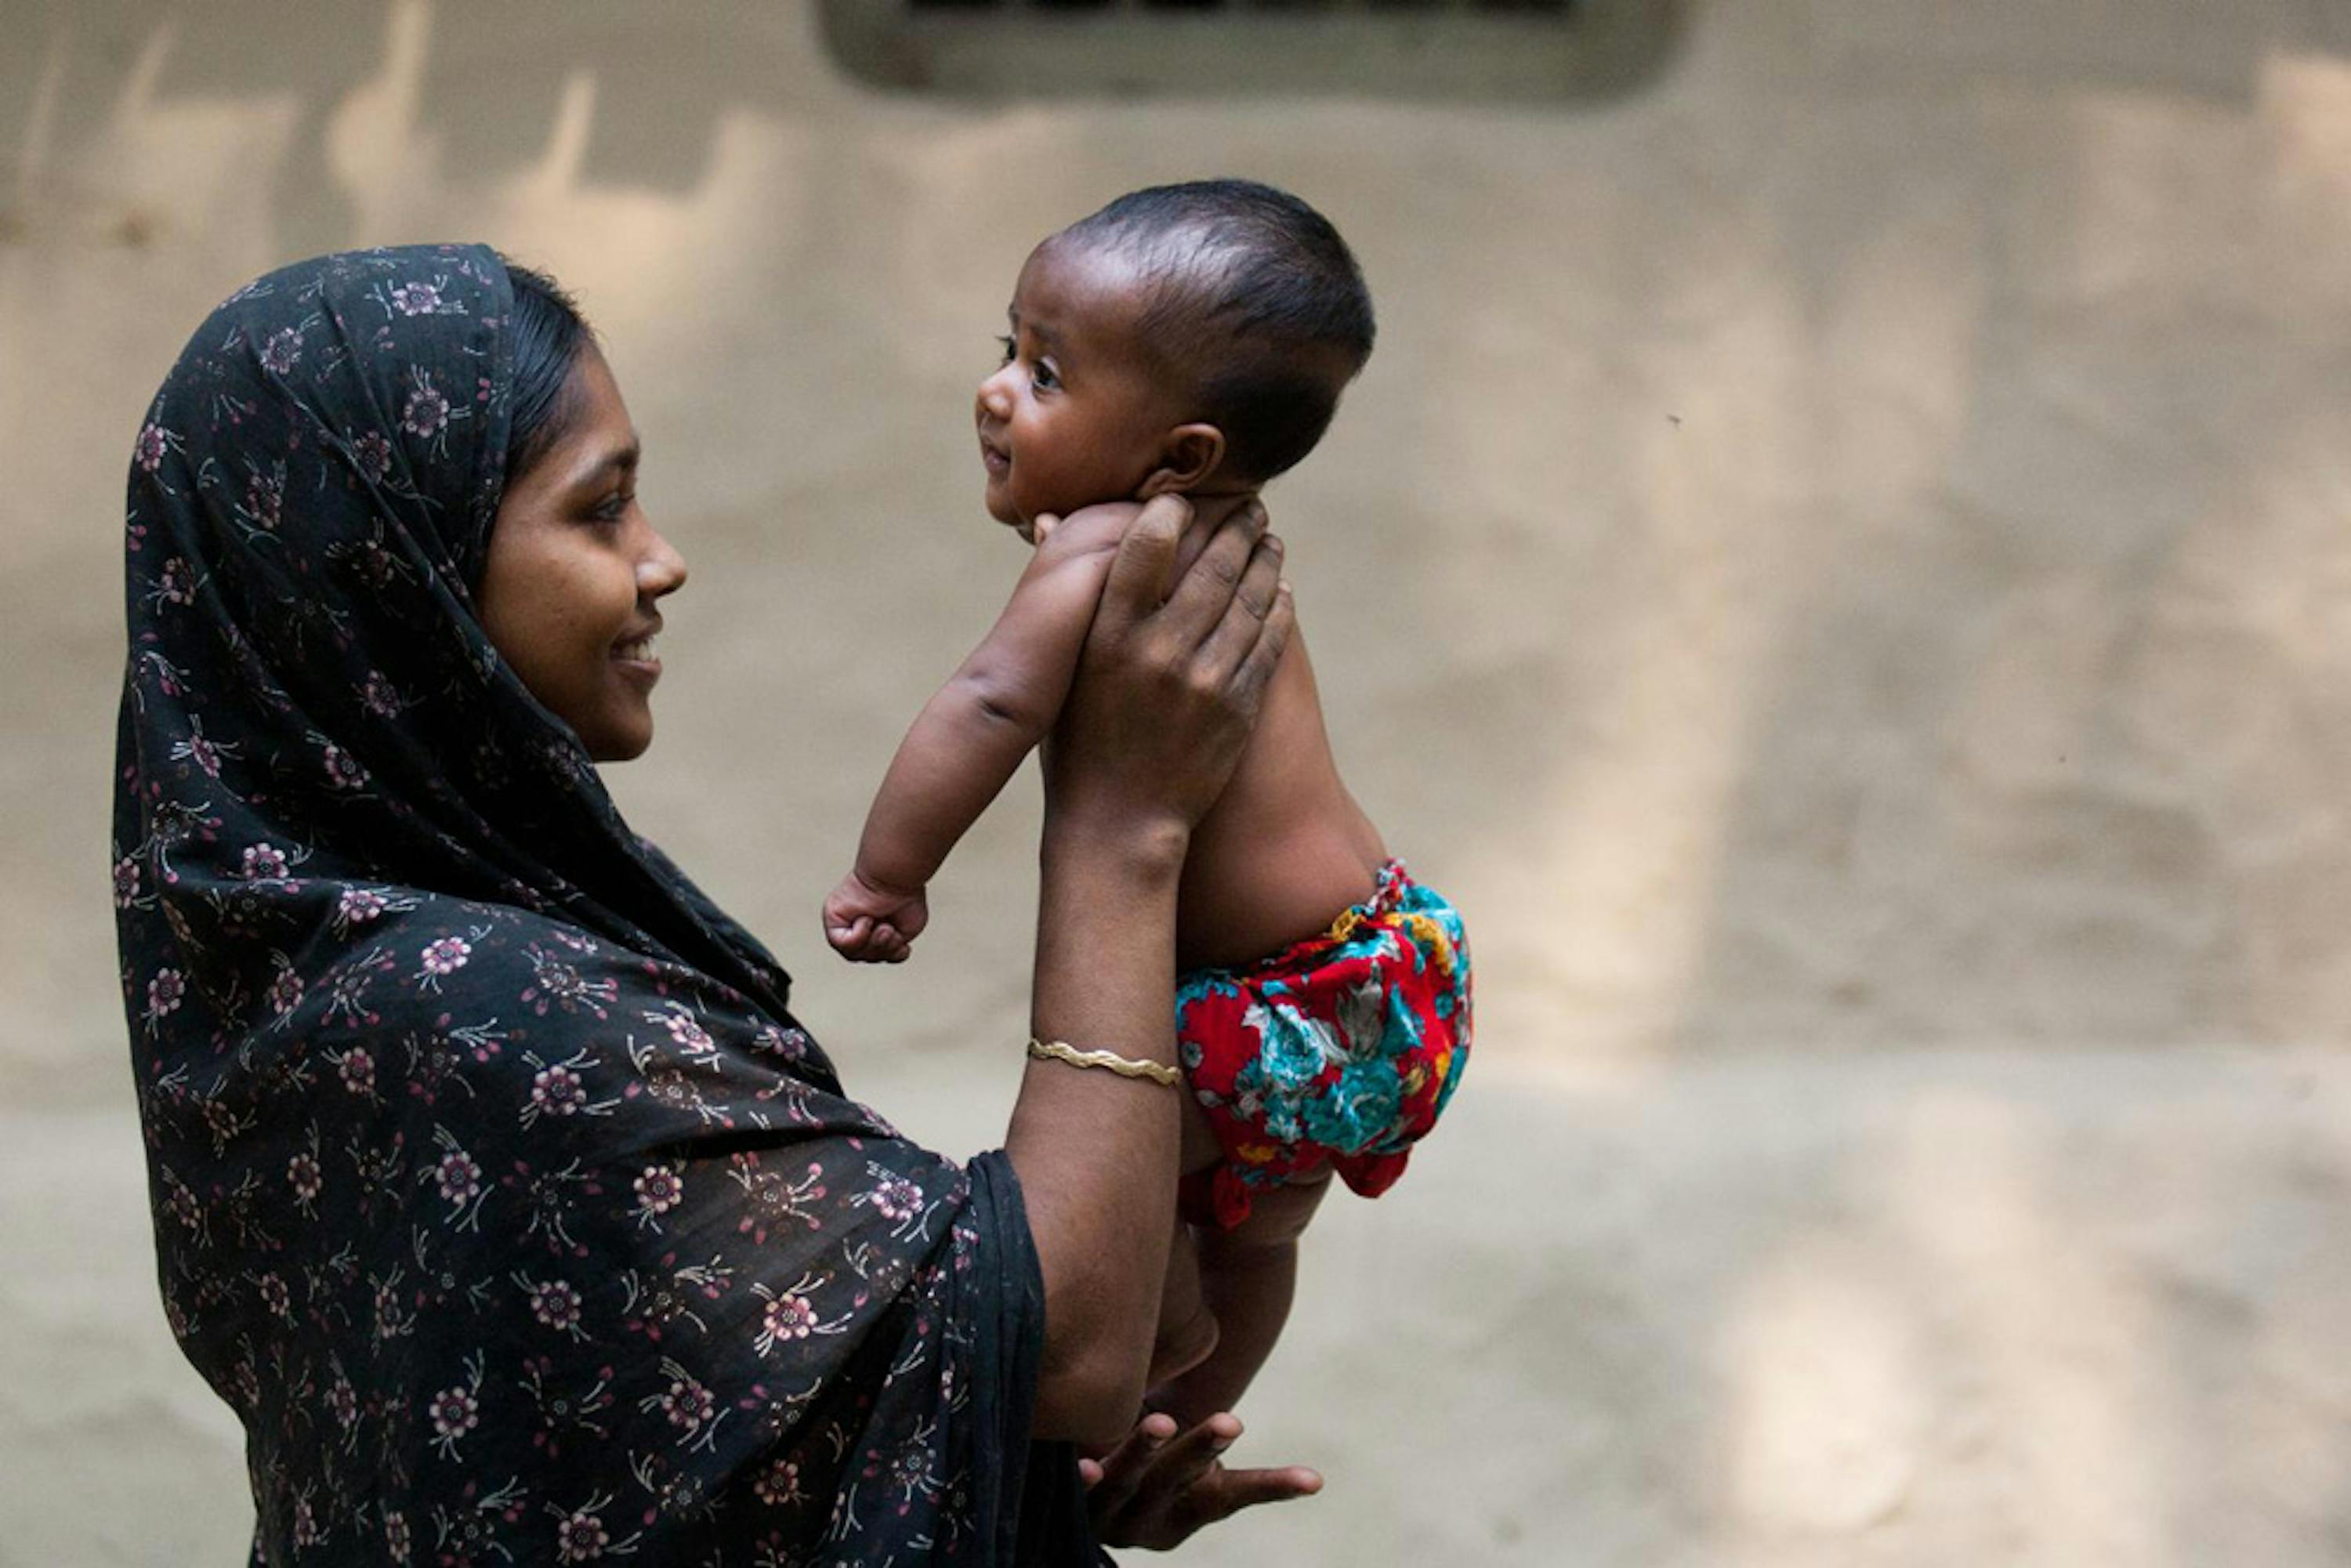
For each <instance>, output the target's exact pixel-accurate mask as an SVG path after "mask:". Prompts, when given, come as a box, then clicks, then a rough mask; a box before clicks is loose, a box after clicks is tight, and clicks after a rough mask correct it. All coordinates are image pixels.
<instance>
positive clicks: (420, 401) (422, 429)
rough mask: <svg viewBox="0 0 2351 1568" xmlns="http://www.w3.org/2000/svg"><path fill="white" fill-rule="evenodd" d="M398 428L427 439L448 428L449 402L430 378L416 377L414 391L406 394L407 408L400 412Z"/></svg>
mask: <svg viewBox="0 0 2351 1568" xmlns="http://www.w3.org/2000/svg"><path fill="white" fill-rule="evenodd" d="M400 427H401V428H402V430H405V431H406V432H408V433H409V434H411V435H416V436H423V437H425V438H427V439H430V438H431V437H433V436H435V435H438V434H441V433H442V432H443V431H444V430H446V429H448V428H449V400H448V399H447V398H445V397H444V396H442V395H441V393H440V392H439V390H438V389H436V388H435V387H434V384H433V380H432V378H431V377H430V376H424V375H420V376H418V377H417V380H416V390H415V391H414V392H410V393H409V394H408V403H407V406H406V407H404V408H402V410H401V411H400Z"/></svg>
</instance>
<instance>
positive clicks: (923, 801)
mask: <svg viewBox="0 0 2351 1568" xmlns="http://www.w3.org/2000/svg"><path fill="white" fill-rule="evenodd" d="M1137 510H1138V508H1137V507H1135V506H1134V504H1132V503H1129V502H1121V503H1117V504H1115V505H1112V506H1104V507H1088V508H1087V509H1086V510H1085V511H1082V512H1079V513H1075V514H1073V515H1072V516H1071V517H1070V518H1069V519H1068V521H1066V522H1064V523H1062V524H1061V525H1060V526H1059V527H1055V528H1050V529H1049V530H1048V531H1047V532H1046V534H1045V537H1044V542H1043V543H1042V544H1040V545H1039V546H1038V548H1037V554H1036V557H1035V559H1032V560H1031V561H1030V562H1029V569H1028V570H1026V571H1024V572H1022V573H1021V574H1020V581H1019V584H1018V585H1017V586H1016V587H1015V588H1014V589H1013V591H1012V597H1011V598H1010V599H1009V600H1008V601H1006V603H1005V606H1004V612H1003V613H1002V614H1001V615H999V616H998V617H997V620H996V624H995V626H994V627H993V628H992V629H991V630H990V631H989V632H988V633H987V637H986V638H985V639H983V640H982V641H981V643H980V644H979V646H978V647H977V648H976V649H974V650H973V651H972V653H971V656H970V657H969V658H967V659H966V660H965V661H964V662H963V664H962V666H961V667H960V668H959V669H957V670H956V673H955V674H953V675H952V676H950V677H949V678H948V680H947V684H946V685H944V686H942V687H940V688H939V691H938V693H937V695H935V696H933V697H932V698H931V700H930V701H929V702H928V703H926V704H925V705H924V706H923V711H922V713H921V714H919V715H918V716H916V717H915V719H914V725H913V727H910V728H909V729H908V730H907V731H906V738H905V739H904V740H903V741H901V742H900V743H899V746H898V751H897V755H896V756H894V757H893V758H891V760H890V768H889V771H888V772H887V773H885V774H884V775H883V779H882V787H881V789H879V790H877V791H876V792H875V794H874V797H873V804H872V807H871V808H870V809H869V810H867V812H866V816H865V831H864V833H863V834H862V836H861V837H860V838H859V840H858V844H857V862H856V865H855V867H854V868H853V869H852V871H851V872H850V873H849V875H848V876H846V877H844V878H842V879H841V883H840V885H839V886H837V887H835V888H834V889H833V891H832V894H831V896H830V897H828V898H827V899H826V900H825V907H824V930H825V938H826V940H828V941H830V942H831V944H832V945H833V946H834V947H835V948H836V949H838V950H839V951H840V953H841V956H843V957H847V958H852V959H858V960H862V961H883V962H889V961H894V960H896V959H900V958H903V957H904V956H906V944H907V943H909V942H911V941H912V940H913V939H914V937H915V936H918V935H919V934H920V933H921V930H922V926H923V923H924V921H925V919H926V918H927V913H926V911H925V909H924V906H923V903H922V895H923V891H924V889H925V888H926V887H927V886H928V885H929V884H930V880H931V878H932V877H933V876H935V875H936V874H937V873H938V869H939V867H940V866H941V865H942V864H944V863H945V862H946V858H947V855H948V854H949V853H950V852H952V851H953V850H954V849H955V846H956V842H957V841H959V840H961V839H962V837H963V835H964V834H965V833H966V832H967V831H969V830H970V828H971V825H972V823H973V822H975V821H977V820H978V818H979V814H980V813H981V812H982V811H984V810H987V805H988V802H989V801H991V800H995V799H996V797H997V795H998V793H999V792H1000V791H1001V790H1002V789H1003V788H1004V784H1005V780H1007V779H1010V778H1011V777H1012V772H1013V769H1014V768H1018V767H1019V766H1020V759H1021V758H1024V757H1026V756H1028V755H1029V751H1030V750H1031V749H1033V748H1034V747H1036V745H1037V743H1038V742H1039V741H1040V739H1042V738H1043V737H1044V734H1045V732H1046V730H1048V729H1049V728H1050V727H1051V726H1052V723H1053V719H1054V717H1055V716H1056V715H1058V714H1059V713H1060V712H1061V703H1062V701H1063V699H1064V698H1066V697H1067V696H1068V695H1069V692H1070V681H1071V677H1072V676H1073V675H1074V674H1076V672H1077V665H1078V650H1079V648H1080V647H1081V645H1082V644H1083V643H1084V642H1085V639H1086V628H1087V627H1088V626H1089V625H1090V624H1092V621H1093V614H1094V606H1095V604H1096V603H1097V602H1098V601H1100V600H1101V598H1102V581H1103V579H1104V578H1105V576H1107V574H1108V573H1109V570H1110V563H1111V560H1112V558H1113V556H1114V555H1115V554H1116V552H1117V549H1118V543H1119V540H1120V538H1122V537H1123V535H1124V534H1125V532H1126V528H1127V525H1128V524H1129V523H1130V522H1132V521H1133V520H1134V517H1135V514H1136V512H1137Z"/></svg>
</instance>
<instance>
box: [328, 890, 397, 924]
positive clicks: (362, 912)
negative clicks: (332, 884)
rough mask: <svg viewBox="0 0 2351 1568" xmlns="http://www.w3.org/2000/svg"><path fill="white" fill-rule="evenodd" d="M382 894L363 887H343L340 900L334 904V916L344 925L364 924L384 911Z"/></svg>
mask: <svg viewBox="0 0 2351 1568" xmlns="http://www.w3.org/2000/svg"><path fill="white" fill-rule="evenodd" d="M384 908H385V904H384V901H383V895H382V894H380V893H371V892H369V891H368V890H367V889H366V888H364V887H347V888H345V889H343V897H342V902H341V903H340V904H338V905H337V906H336V909H335V918H336V919H337V920H339V921H340V922H341V923H342V924H344V925H366V924H367V923H368V922H369V921H371V920H373V919H374V918H375V917H376V916H377V915H381V914H382V913H383V912H384Z"/></svg>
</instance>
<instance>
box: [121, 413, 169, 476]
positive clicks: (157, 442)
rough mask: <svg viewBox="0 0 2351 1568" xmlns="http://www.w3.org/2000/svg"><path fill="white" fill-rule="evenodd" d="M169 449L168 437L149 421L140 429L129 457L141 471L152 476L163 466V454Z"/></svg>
mask: <svg viewBox="0 0 2351 1568" xmlns="http://www.w3.org/2000/svg"><path fill="white" fill-rule="evenodd" d="M170 447H171V437H170V435H169V434H167V433H166V432H165V431H164V429H163V427H162V425H160V424H157V423H155V422H154V421H153V420H152V419H151V420H149V421H148V422H147V423H146V424H144V425H143V426H141V428H140V431H139V440H138V442H137V444H135V445H133V446H132V448H131V456H132V459H133V460H134V461H135V462H137V463H138V465H139V466H140V467H141V469H142V470H144V471H145V472H147V473H150V474H152V473H153V472H155V470H156V469H158V468H161V467H162V465H163V454H164V453H165V452H166V451H168V450H170Z"/></svg>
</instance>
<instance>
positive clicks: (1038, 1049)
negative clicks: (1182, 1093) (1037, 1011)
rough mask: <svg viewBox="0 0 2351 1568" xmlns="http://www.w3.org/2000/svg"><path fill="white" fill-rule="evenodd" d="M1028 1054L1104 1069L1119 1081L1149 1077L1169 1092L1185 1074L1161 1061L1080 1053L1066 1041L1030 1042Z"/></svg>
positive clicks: (1078, 1065) (1111, 1054)
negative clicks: (1118, 1077)
mask: <svg viewBox="0 0 2351 1568" xmlns="http://www.w3.org/2000/svg"><path fill="white" fill-rule="evenodd" d="M1029 1056H1030V1057H1031V1058H1033V1059H1034V1060H1036V1061H1046V1060H1048V1059H1050V1060H1051V1061H1066V1062H1068V1063H1069V1064H1070V1065H1071V1067H1107V1068H1109V1069H1110V1070H1111V1071H1113V1072H1115V1073H1117V1074H1118V1075H1119V1076H1120V1077H1121V1078H1148V1079H1150V1080H1151V1082H1154V1083H1164V1084H1165V1085H1166V1086H1167V1087H1168V1088H1170V1089H1173V1088H1175V1085H1177V1084H1178V1083H1181V1082H1184V1075H1183V1074H1182V1073H1181V1072H1178V1071H1176V1070H1175V1069H1174V1068H1173V1067H1170V1066H1168V1065H1167V1064H1166V1063H1165V1062H1164V1061H1135V1060H1134V1058H1133V1057H1128V1056H1120V1055H1118V1054H1117V1053H1116V1052H1114V1051H1080V1050H1079V1049H1078V1048H1077V1047H1075V1046H1073V1045H1071V1043H1070V1042H1069V1041H1067V1040H1029Z"/></svg>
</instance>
